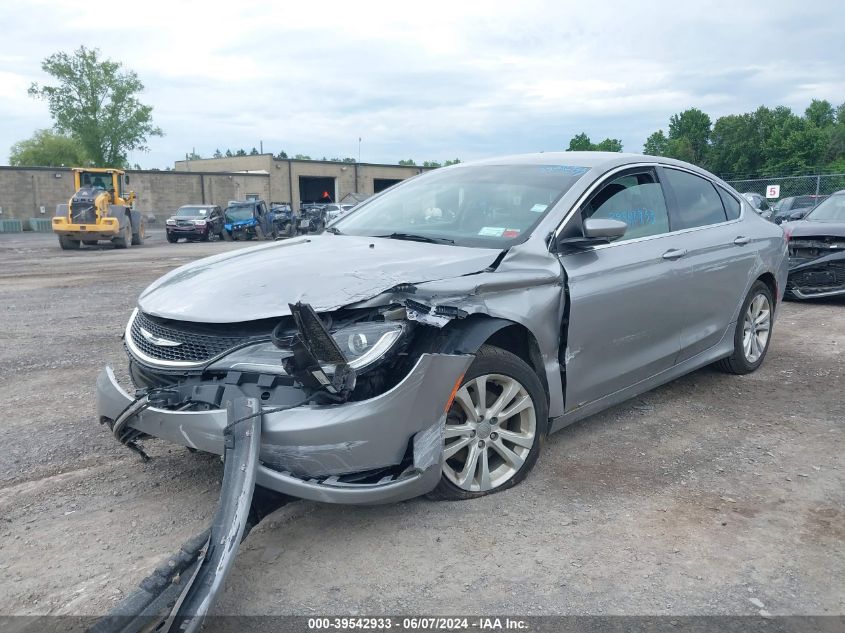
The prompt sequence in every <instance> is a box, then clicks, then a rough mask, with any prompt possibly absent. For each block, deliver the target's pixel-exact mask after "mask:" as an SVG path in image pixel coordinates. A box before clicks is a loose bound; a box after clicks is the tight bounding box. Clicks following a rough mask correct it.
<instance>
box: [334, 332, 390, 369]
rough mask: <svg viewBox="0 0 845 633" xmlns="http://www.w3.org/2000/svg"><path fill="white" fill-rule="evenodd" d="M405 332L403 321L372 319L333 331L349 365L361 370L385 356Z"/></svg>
mask: <svg viewBox="0 0 845 633" xmlns="http://www.w3.org/2000/svg"><path fill="white" fill-rule="evenodd" d="M404 333H405V325H404V324H403V323H399V322H392V323H386V322H375V321H370V322H365V323H355V324H354V325H350V326H347V327H345V328H343V329H341V330H338V331H337V332H334V333H332V338H333V339H334V340H335V342H336V343H337V345H338V347H340V351H342V352H343V355H344V356H346V360H347V362H348V363H349V366H350V367H352V368H353V369H355V370H357V371H359V372H360V371H361V370H362V369H364V368H365V367H368V366H369V365H372V364H373V363H374V362H376V361H377V360H379V359H380V358H381V357H382V356H384V355H385V354H386V353H387V352H388V350H390V349H391V348H392V347H393V346H394V345H396V343H397V342H398V341H399V339H401V338H402V334H404Z"/></svg>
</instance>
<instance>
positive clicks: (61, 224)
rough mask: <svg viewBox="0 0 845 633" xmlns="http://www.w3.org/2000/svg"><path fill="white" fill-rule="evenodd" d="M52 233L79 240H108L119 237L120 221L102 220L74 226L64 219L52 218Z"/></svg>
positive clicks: (114, 219) (115, 219) (112, 219)
mask: <svg viewBox="0 0 845 633" xmlns="http://www.w3.org/2000/svg"><path fill="white" fill-rule="evenodd" d="M52 227H53V232H54V233H56V234H58V235H64V236H67V237H74V238H76V239H80V240H110V239H111V238H113V237H117V236H118V235H120V220H118V219H117V218H102V219H101V220H100V221H99V222H90V223H88V224H74V223H72V222H69V221H68V219H67V218H64V217H60V216H58V217H54V218H53V224H52Z"/></svg>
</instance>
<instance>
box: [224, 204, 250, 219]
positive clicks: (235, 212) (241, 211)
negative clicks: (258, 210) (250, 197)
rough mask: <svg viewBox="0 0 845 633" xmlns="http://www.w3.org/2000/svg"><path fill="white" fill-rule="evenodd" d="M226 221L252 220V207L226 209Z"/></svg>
mask: <svg viewBox="0 0 845 633" xmlns="http://www.w3.org/2000/svg"><path fill="white" fill-rule="evenodd" d="M226 219H227V220H229V222H241V221H242V220H251V219H252V207H228V208H227V209H226Z"/></svg>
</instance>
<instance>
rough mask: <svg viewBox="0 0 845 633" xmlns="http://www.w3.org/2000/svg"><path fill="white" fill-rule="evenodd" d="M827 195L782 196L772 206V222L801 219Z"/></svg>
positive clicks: (778, 222)
mask: <svg viewBox="0 0 845 633" xmlns="http://www.w3.org/2000/svg"><path fill="white" fill-rule="evenodd" d="M826 198H827V196H816V195H808V196H789V197H788V198H781V199H780V200H778V201H777V202H776V203H775V205H774V206H773V207H772V218H771V219H772V222H774V223H775V224H781V223H783V222H788V221H789V220H800V219H802V218H803V217H804V216H805V215H807V214H808V213H809V212H810V211H812V210H813V209H814V208H815V207H816V205H818V204H819V203H820V202H822V201H823V200H825V199H826Z"/></svg>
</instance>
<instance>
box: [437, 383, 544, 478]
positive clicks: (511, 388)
mask: <svg viewBox="0 0 845 633" xmlns="http://www.w3.org/2000/svg"><path fill="white" fill-rule="evenodd" d="M536 433H537V418H536V412H535V408H534V402H533V400H532V399H531V396H530V395H529V393H528V391H527V390H526V389H525V387H524V386H523V385H522V384H520V382H519V381H517V380H515V379H514V378H511V377H510V376H504V375H501V374H485V375H483V376H479V377H477V378H474V379H472V380H470V381H468V382H467V383H466V384H464V385H463V386H462V387H461V388H460V389H459V390H458V392H457V394H456V395H455V400H454V404H453V405H452V408H451V409H450V410H449V415H448V416H447V419H446V428H445V446H444V451H443V456H444V464H443V473H444V474H445V475H446V477H447V478H448V479H449V481H451V482H452V483H453V484H455V485H456V486H458V487H459V488H461V489H463V490H468V491H471V492H483V491H487V490H492V489H493V488H497V487H499V486H501V485H502V484H504V483H505V482H507V481H508V480H509V479H511V478H512V477H513V476H514V475H516V473H517V472H519V469H520V468H521V467H522V465H523V464H524V463H525V460H526V459H527V458H528V454H529V453H530V452H531V448H532V446H533V445H534V440H535V435H536Z"/></svg>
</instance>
